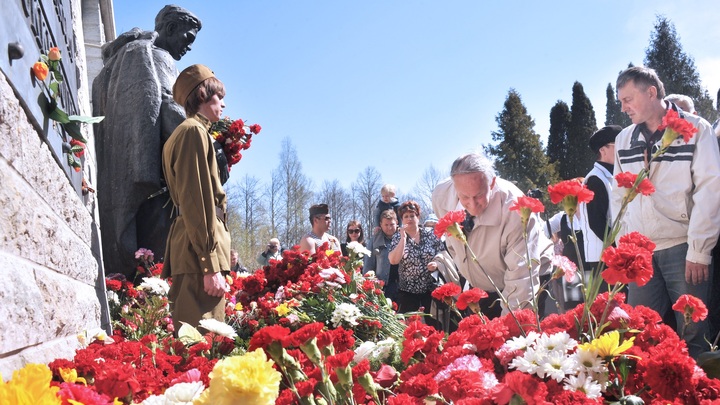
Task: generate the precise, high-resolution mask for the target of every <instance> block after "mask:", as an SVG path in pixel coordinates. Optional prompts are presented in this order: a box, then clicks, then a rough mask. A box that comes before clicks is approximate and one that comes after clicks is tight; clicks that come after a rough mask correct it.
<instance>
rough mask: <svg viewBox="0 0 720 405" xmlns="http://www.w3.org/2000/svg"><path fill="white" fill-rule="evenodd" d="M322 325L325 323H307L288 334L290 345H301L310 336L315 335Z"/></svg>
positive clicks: (321, 328) (310, 337) (313, 336)
mask: <svg viewBox="0 0 720 405" xmlns="http://www.w3.org/2000/svg"><path fill="white" fill-rule="evenodd" d="M324 327H325V324H324V323H322V322H313V323H309V324H307V325H305V326H303V327H302V328H300V329H298V330H296V331H295V332H293V333H292V334H290V336H289V337H288V343H289V344H290V345H292V346H300V345H303V344H305V343H307V342H308V341H309V340H311V339H312V338H315V337H317V336H318V335H319V334H320V332H321V331H322V330H323V328H324Z"/></svg>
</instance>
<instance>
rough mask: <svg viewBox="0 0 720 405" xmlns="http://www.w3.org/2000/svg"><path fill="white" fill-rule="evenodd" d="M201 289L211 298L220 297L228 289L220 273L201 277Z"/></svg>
mask: <svg viewBox="0 0 720 405" xmlns="http://www.w3.org/2000/svg"><path fill="white" fill-rule="evenodd" d="M203 289H204V290H205V292H206V293H207V294H208V295H210V296H212V297H222V296H223V295H224V294H225V292H227V291H229V290H230V287H229V286H228V285H227V283H226V282H225V277H223V275H222V273H221V272H217V273H208V274H206V275H204V276H203Z"/></svg>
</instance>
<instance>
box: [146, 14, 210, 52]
mask: <svg viewBox="0 0 720 405" xmlns="http://www.w3.org/2000/svg"><path fill="white" fill-rule="evenodd" d="M201 28H202V23H201V22H200V19H199V18H197V16H196V15H195V14H193V13H191V12H190V11H188V10H186V9H184V8H182V7H180V6H176V5H167V6H165V7H163V8H162V10H160V12H159V13H158V15H157V16H156V17H155V31H157V33H158V37H157V39H156V40H155V45H156V46H158V47H159V48H162V49H165V50H166V51H168V52H169V53H170V55H171V56H172V57H173V59H175V60H180V58H182V57H183V55H185V54H186V53H187V52H188V51H190V49H191V46H192V44H193V42H195V37H196V36H197V33H198V31H200V29H201Z"/></svg>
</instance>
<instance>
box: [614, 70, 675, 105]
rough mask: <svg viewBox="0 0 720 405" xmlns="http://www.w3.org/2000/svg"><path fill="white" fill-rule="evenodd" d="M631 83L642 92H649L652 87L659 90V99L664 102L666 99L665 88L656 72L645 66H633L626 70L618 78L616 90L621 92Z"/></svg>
mask: <svg viewBox="0 0 720 405" xmlns="http://www.w3.org/2000/svg"><path fill="white" fill-rule="evenodd" d="M629 82H633V83H635V85H636V86H638V87H639V88H640V89H642V90H647V89H648V87H650V86H655V88H656V89H657V98H658V100H662V99H663V97H665V86H663V83H662V81H660V78H659V77H658V75H657V72H655V70H653V69H650V68H648V67H645V66H633V67H631V68H627V69H625V70H624V71H623V72H622V73H620V76H618V78H617V83H616V85H615V88H616V89H617V90H618V91H620V89H621V88H623V87H625V85H626V84H628V83H629Z"/></svg>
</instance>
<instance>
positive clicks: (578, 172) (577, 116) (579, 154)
mask: <svg viewBox="0 0 720 405" xmlns="http://www.w3.org/2000/svg"><path fill="white" fill-rule="evenodd" d="M570 115H571V118H570V128H569V130H568V143H567V158H566V159H565V160H566V162H567V168H568V172H567V173H566V175H567V176H568V177H567V178H574V177H584V176H585V175H586V174H587V172H589V171H590V169H592V166H593V163H594V162H595V155H594V154H593V153H592V151H590V148H589V146H588V141H589V140H590V135H592V134H593V132H595V131H597V124H596V121H595V110H593V106H592V103H591V102H590V99H589V98H588V96H587V95H586V94H585V90H584V89H583V86H582V84H580V82H575V84H574V85H573V90H572V107H571V109H570Z"/></svg>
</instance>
